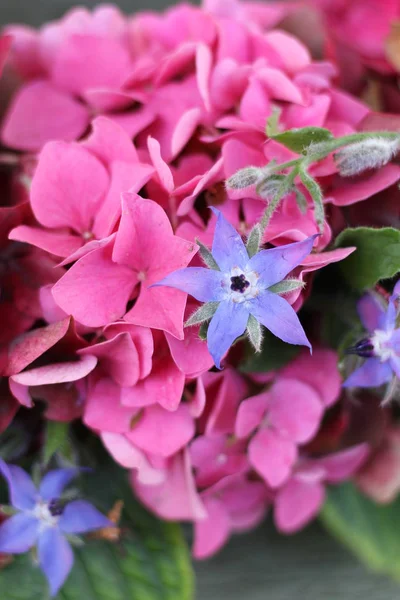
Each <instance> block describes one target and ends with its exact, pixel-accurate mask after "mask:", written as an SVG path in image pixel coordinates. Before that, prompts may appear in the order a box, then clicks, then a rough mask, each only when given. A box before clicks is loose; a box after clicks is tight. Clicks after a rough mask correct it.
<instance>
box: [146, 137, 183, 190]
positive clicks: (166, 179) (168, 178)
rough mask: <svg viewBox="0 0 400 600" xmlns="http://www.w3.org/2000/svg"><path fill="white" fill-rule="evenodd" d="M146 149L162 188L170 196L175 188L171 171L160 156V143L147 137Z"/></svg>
mask: <svg viewBox="0 0 400 600" xmlns="http://www.w3.org/2000/svg"><path fill="white" fill-rule="evenodd" d="M147 148H148V150H149V154H150V158H151V161H152V163H153V165H154V167H155V169H156V171H157V175H158V177H159V179H160V182H161V184H162V186H163V187H164V189H165V190H166V191H167V192H168V193H169V194H171V193H172V191H173V189H174V187H175V184H174V178H173V175H172V173H171V169H170V168H169V166H168V165H167V163H166V162H165V161H164V160H163V158H162V156H161V146H160V143H159V142H158V141H157V140H156V139H155V138H152V137H151V136H149V137H148V138H147ZM137 191H139V190H137Z"/></svg>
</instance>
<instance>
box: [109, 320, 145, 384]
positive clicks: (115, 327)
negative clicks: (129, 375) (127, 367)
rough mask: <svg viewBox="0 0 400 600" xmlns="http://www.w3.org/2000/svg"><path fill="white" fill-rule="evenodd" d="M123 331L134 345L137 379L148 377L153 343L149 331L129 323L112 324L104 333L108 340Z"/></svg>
mask: <svg viewBox="0 0 400 600" xmlns="http://www.w3.org/2000/svg"><path fill="white" fill-rule="evenodd" d="M125 331H126V332H127V333H129V335H130V337H131V339H132V341H133V343H134V344H135V348H136V351H137V353H138V359H139V379H143V378H144V377H147V376H148V375H150V372H151V369H152V365H153V352H154V343H153V336H152V333H151V330H150V329H148V328H147V327H137V326H136V325H130V324H129V323H112V324H111V325H108V326H107V327H106V328H105V330H104V333H105V335H106V336H107V337H108V338H110V337H113V336H115V335H118V334H119V333H123V332H125Z"/></svg>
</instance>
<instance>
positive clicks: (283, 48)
mask: <svg viewBox="0 0 400 600" xmlns="http://www.w3.org/2000/svg"><path fill="white" fill-rule="evenodd" d="M265 39H266V40H267V42H268V43H269V44H270V45H271V46H272V47H273V48H274V50H276V51H277V52H278V54H279V56H280V58H281V60H282V61H283V64H284V67H285V70H287V71H289V73H296V72H298V71H301V70H302V69H305V68H306V67H308V66H309V64H310V63H311V56H310V53H309V51H308V49H307V48H306V46H304V45H303V44H302V43H301V42H299V41H298V40H297V39H296V38H295V37H294V36H292V35H290V34H289V33H287V32H286V31H279V30H278V29H277V30H275V31H270V32H268V33H267V34H266V35H265Z"/></svg>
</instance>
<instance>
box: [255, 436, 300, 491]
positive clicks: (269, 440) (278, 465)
mask: <svg viewBox="0 0 400 600" xmlns="http://www.w3.org/2000/svg"><path fill="white" fill-rule="evenodd" d="M248 452H249V460H250V462H251V464H252V465H253V467H254V469H255V470H256V471H257V473H259V474H260V475H261V477H263V479H265V481H266V482H267V484H268V485H269V486H271V487H272V488H277V487H279V486H281V485H282V484H283V483H284V481H285V480H286V479H287V478H288V477H289V475H290V472H291V470H292V467H293V465H294V463H295V461H296V459H297V448H296V445H295V444H294V443H293V442H292V441H291V440H288V439H285V438H283V437H282V436H281V435H279V433H277V432H275V431H274V430H273V429H261V430H260V431H258V432H257V433H256V434H255V436H254V437H253V438H252V440H251V441H250V444H249V450H248Z"/></svg>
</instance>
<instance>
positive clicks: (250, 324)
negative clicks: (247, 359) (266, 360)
mask: <svg viewBox="0 0 400 600" xmlns="http://www.w3.org/2000/svg"><path fill="white" fill-rule="evenodd" d="M247 333H248V335H249V340H250V343H251V345H252V346H253V348H254V350H255V351H256V352H261V344H262V339H263V335H262V330H261V325H260V323H259V322H258V321H257V319H256V318H255V317H253V315H249V320H248V321H247Z"/></svg>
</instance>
